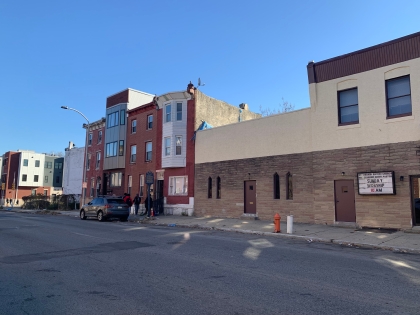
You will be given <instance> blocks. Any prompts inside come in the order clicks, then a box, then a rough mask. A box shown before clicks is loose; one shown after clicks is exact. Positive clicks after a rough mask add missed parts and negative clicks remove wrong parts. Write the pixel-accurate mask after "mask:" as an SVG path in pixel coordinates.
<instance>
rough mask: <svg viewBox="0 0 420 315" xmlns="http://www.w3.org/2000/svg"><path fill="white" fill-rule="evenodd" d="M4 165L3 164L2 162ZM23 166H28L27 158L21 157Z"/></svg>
mask: <svg viewBox="0 0 420 315" xmlns="http://www.w3.org/2000/svg"><path fill="white" fill-rule="evenodd" d="M3 165H5V164H3ZM23 166H28V159H23Z"/></svg>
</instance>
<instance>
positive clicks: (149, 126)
mask: <svg viewBox="0 0 420 315" xmlns="http://www.w3.org/2000/svg"><path fill="white" fill-rule="evenodd" d="M152 128H153V115H149V116H147V129H152Z"/></svg>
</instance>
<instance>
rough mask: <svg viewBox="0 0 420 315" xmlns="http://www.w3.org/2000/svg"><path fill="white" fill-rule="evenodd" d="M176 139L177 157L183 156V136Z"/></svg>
mask: <svg viewBox="0 0 420 315" xmlns="http://www.w3.org/2000/svg"><path fill="white" fill-rule="evenodd" d="M175 139H176V152H175V154H176V155H181V153H182V150H181V148H182V137H181V136H176V137H175Z"/></svg>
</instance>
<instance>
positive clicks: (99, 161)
mask: <svg viewBox="0 0 420 315" xmlns="http://www.w3.org/2000/svg"><path fill="white" fill-rule="evenodd" d="M100 165H101V152H100V151H98V152H96V165H95V168H96V169H99V166H100Z"/></svg>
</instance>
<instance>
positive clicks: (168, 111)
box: [165, 104, 171, 122]
mask: <svg viewBox="0 0 420 315" xmlns="http://www.w3.org/2000/svg"><path fill="white" fill-rule="evenodd" d="M170 121H171V104H168V105H166V106H165V122H170Z"/></svg>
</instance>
